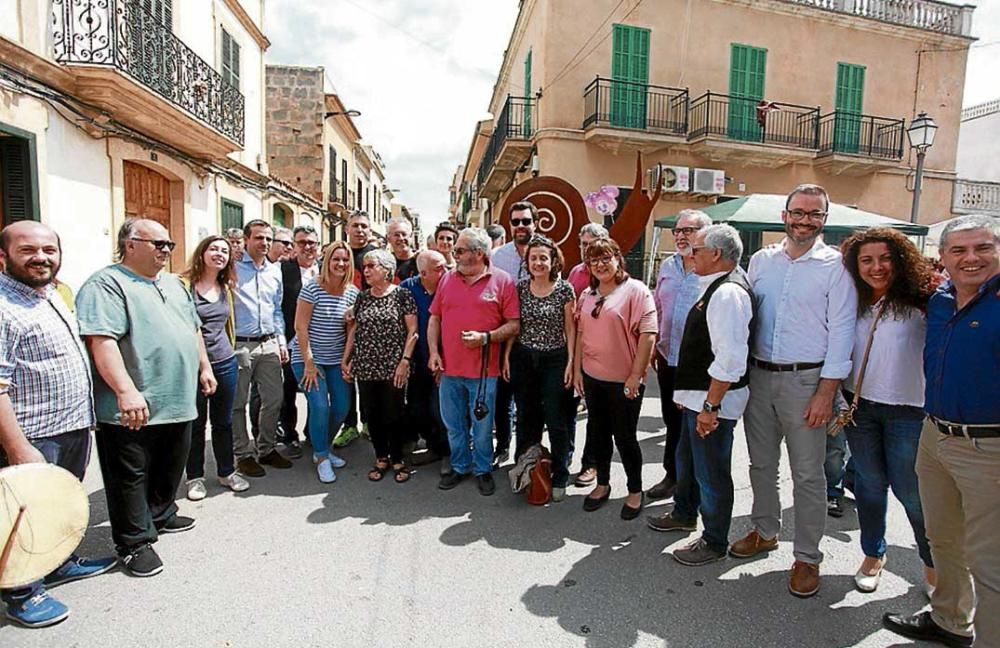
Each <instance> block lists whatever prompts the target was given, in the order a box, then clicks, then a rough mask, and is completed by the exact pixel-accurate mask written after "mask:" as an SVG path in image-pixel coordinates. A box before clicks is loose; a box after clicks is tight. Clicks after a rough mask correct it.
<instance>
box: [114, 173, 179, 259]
mask: <svg viewBox="0 0 1000 648" xmlns="http://www.w3.org/2000/svg"><path fill="white" fill-rule="evenodd" d="M125 216H126V217H127V218H148V219H150V220H154V221H156V222H157V223H159V224H160V225H163V227H164V229H166V230H167V232H168V233H169V234H170V237H171V238H172V239H173V240H174V241H176V242H177V247H176V248H175V249H174V252H173V254H172V255H171V267H173V268H182V267H183V259H184V251H183V247H184V246H183V231H182V230H181V229H180V228H179V227H173V226H172V225H173V223H172V220H171V218H170V181H169V180H168V179H167V178H165V177H164V176H162V175H160V174H159V173H157V172H156V171H153V170H152V169H150V168H148V167H144V166H142V165H141V164H136V163H134V162H125Z"/></svg>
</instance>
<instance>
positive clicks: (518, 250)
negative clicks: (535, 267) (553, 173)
mask: <svg viewBox="0 0 1000 648" xmlns="http://www.w3.org/2000/svg"><path fill="white" fill-rule="evenodd" d="M537 222H538V208H537V207H535V206H534V205H533V204H531V203H530V202H527V201H522V202H516V203H514V204H513V205H511V207H510V243H507V244H506V245H501V246H500V247H498V248H497V249H495V250H493V254H491V255H490V263H492V264H493V266H494V267H497V268H500V269H501V270H503V271H504V272H506V273H507V274H509V275H510V276H511V278H512V279H513V280H514V284H515V285H517V283H518V282H519V281H521V280H522V279H530V275H529V274H528V269H527V267H525V264H524V252H525V250H527V249H528V241H530V240H531V237H532V236H534V234H535V224H536V223H537ZM513 400H514V388H513V387H512V386H511V384H510V383H509V382H507V381H506V380H504V379H503V376H501V377H500V378H499V379H498V380H497V406H496V410H495V413H494V420H493V425H494V426H495V427H496V432H497V448H496V451H495V453H494V457H493V463H494V464H496V465H498V466H499V465H500V464H502V463H503V462H505V461H506V460H507V459H508V457H509V456H510V437H511V427H512V426H511V416H510V410H511V403H512V402H513Z"/></svg>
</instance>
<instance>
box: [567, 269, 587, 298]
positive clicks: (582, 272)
mask: <svg viewBox="0 0 1000 648" xmlns="http://www.w3.org/2000/svg"><path fill="white" fill-rule="evenodd" d="M566 281H568V282H569V283H570V285H571V286H573V292H575V293H576V298H577V299H580V293H582V292H583V291H584V290H585V289H586V288H587V286H589V285H590V270H588V269H587V264H586V263H577V264H576V265H575V266H573V269H572V270H570V271H569V275H568V276H567V277H566Z"/></svg>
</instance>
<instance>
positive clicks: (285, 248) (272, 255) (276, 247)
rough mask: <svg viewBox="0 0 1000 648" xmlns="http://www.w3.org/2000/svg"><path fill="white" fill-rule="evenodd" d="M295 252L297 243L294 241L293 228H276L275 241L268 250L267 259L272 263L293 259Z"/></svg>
mask: <svg viewBox="0 0 1000 648" xmlns="http://www.w3.org/2000/svg"><path fill="white" fill-rule="evenodd" d="M294 254H295V243H294V242H293V241H292V230H290V229H288V228H287V227H275V228H274V241H272V242H271V247H270V248H268V250H267V260H268V261H270V262H271V263H281V262H282V261H287V260H288V259H291V258H292V256H293V255H294Z"/></svg>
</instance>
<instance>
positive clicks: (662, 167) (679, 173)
mask: <svg viewBox="0 0 1000 648" xmlns="http://www.w3.org/2000/svg"><path fill="white" fill-rule="evenodd" d="M690 173H691V172H690V170H689V169H688V168H687V167H682V166H668V165H666V164H657V165H656V166H655V167H653V168H651V169H650V170H649V172H648V174H649V187H650V193H652V192H653V191H655V190H656V184H657V180H659V182H660V183H661V186H662V187H663V193H685V192H687V191H690V190H691V175H690Z"/></svg>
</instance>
